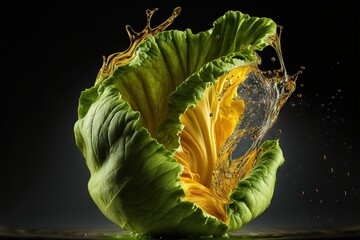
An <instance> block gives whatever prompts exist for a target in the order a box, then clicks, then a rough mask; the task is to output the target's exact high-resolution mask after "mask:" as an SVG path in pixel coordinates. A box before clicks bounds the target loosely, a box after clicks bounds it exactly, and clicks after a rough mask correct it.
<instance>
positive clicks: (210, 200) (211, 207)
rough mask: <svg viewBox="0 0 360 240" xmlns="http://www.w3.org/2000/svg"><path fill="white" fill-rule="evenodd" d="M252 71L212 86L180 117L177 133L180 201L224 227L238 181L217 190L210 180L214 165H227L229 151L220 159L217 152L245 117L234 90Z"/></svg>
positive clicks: (234, 72)
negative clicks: (181, 127) (228, 207)
mask: <svg viewBox="0 0 360 240" xmlns="http://www.w3.org/2000/svg"><path fill="white" fill-rule="evenodd" d="M251 70H252V67H250V66H247V67H238V68H235V69H233V70H232V71H230V72H229V74H227V75H224V76H222V77H220V78H219V79H218V81H217V82H216V84H215V85H213V86H211V87H209V88H208V89H206V91H205V93H204V97H203V98H202V99H201V100H200V101H199V102H198V103H197V104H196V106H195V108H189V109H188V110H187V111H186V112H185V113H184V114H182V115H181V116H180V120H181V122H182V123H183V124H184V129H183V130H182V131H181V133H180V139H181V140H180V141H181V149H180V150H179V151H178V152H177V153H176V154H175V158H176V159H177V161H178V162H179V163H181V164H182V165H183V167H184V171H183V173H182V175H181V180H182V187H183V188H184V190H185V196H184V197H183V200H184V201H190V202H192V203H194V204H196V205H197V206H199V207H200V208H201V209H202V210H203V211H205V212H207V213H208V214H210V215H212V216H214V217H216V218H218V219H220V220H222V221H223V222H225V223H228V222H229V219H228V217H227V215H226V209H225V208H226V206H227V205H228V204H229V203H230V201H229V197H230V194H231V193H232V191H233V190H234V188H235V187H236V185H237V184H238V179H232V180H231V181H230V182H227V183H226V184H223V185H221V188H222V189H220V190H219V189H214V186H211V183H212V176H213V171H214V169H215V165H216V163H217V162H218V161H227V159H228V157H229V153H227V154H226V152H228V151H223V153H222V154H221V155H220V151H221V150H223V147H224V144H225V143H226V142H227V141H228V138H229V137H230V136H231V135H232V133H233V132H234V130H235V128H236V125H237V123H238V122H239V120H240V119H241V117H242V115H243V113H244V109H245V103H244V101H243V100H239V99H236V97H237V88H238V85H239V84H241V83H242V82H243V81H244V79H245V78H246V75H247V74H248V73H249V72H250V71H251ZM230 145H231V144H230ZM224 152H225V153H224ZM255 157H256V154H255V153H254V154H251V156H250V158H251V159H252V160H251V159H250V161H248V163H249V164H246V165H245V167H244V168H243V169H241V171H242V175H243V174H244V171H245V175H247V173H249V172H250V171H251V169H252V162H253V159H255ZM230 171H231V169H230ZM219 192H221V193H222V194H219Z"/></svg>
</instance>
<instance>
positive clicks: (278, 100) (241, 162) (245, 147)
mask: <svg viewBox="0 0 360 240" xmlns="http://www.w3.org/2000/svg"><path fill="white" fill-rule="evenodd" d="M281 32H282V27H278V32H277V34H276V35H275V36H274V37H272V38H271V39H270V46H271V47H272V48H273V49H274V50H275V52H276V54H277V58H278V61H279V65H280V68H279V69H274V70H272V71H262V70H260V68H259V65H261V58H260V56H258V59H257V61H256V63H254V64H253V65H252V66H251V67H252V71H250V72H249V73H248V74H247V76H246V78H245V80H244V81H243V82H242V83H240V84H239V85H238V88H237V97H236V98H234V99H233V101H244V102H245V111H244V114H243V115H242V116H241V118H240V119H239V122H238V124H237V126H236V129H235V131H234V132H233V134H232V135H231V136H230V137H229V139H228V140H227V141H226V143H225V144H224V146H223V147H222V150H221V151H220V153H219V156H218V161H217V163H216V165H215V168H214V171H213V177H212V183H211V189H212V190H213V191H214V192H215V193H216V194H217V195H218V196H219V197H221V198H223V199H229V196H230V194H231V193H232V192H233V191H234V189H235V188H236V187H237V185H238V183H239V181H240V180H241V179H243V178H244V177H245V176H246V175H248V174H249V173H250V171H251V170H252V168H253V167H254V165H255V164H256V155H257V153H258V152H259V151H260V150H259V146H260V144H261V143H262V140H263V138H264V136H265V135H266V133H267V132H268V130H269V129H270V128H271V127H272V126H273V125H274V123H275V122H276V120H277V118H278V115H279V112H280V110H281V108H282V107H283V105H284V104H285V103H286V102H287V100H288V99H289V97H290V96H291V94H292V93H293V92H294V91H295V89H296V80H297V78H298V75H299V74H301V73H302V71H301V70H303V69H304V68H303V67H302V68H301V70H299V71H298V72H297V73H296V74H294V75H289V74H288V73H287V71H286V68H285V64H284V60H283V56H282V52H281V45H280V38H281ZM275 60H276V59H275V58H274V57H273V58H271V61H273V62H274V61H275ZM219 100H221V96H220V99H219Z"/></svg>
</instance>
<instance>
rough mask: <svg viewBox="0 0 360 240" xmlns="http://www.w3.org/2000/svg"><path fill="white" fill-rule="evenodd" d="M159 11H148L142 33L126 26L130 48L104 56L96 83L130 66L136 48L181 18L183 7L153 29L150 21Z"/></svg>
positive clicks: (178, 8)
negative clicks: (119, 68)
mask: <svg viewBox="0 0 360 240" xmlns="http://www.w3.org/2000/svg"><path fill="white" fill-rule="evenodd" d="M157 10H158V8H155V9H153V10H149V9H147V10H146V17H147V23H146V26H145V28H144V29H143V30H142V31H141V32H135V31H134V30H133V29H132V28H131V27H130V25H126V27H125V29H126V32H127V34H128V36H129V39H130V46H129V48H128V49H127V50H125V51H124V52H118V53H113V54H111V55H109V56H108V57H107V58H106V57H105V56H103V65H102V67H101V69H100V71H99V73H98V75H97V77H96V83H98V82H101V81H102V80H104V79H106V78H107V77H108V76H110V75H111V74H112V73H113V72H114V71H115V70H116V69H117V68H118V67H121V66H124V65H126V64H128V63H129V62H130V61H131V59H133V58H134V56H135V49H136V47H137V46H138V45H139V44H140V43H142V42H143V41H144V40H145V39H147V38H149V37H151V36H155V35H156V34H158V33H159V32H162V31H164V30H165V29H166V28H167V27H168V26H170V25H171V23H172V22H173V21H174V20H175V18H176V17H177V16H179V14H180V12H181V7H176V8H175V9H174V10H173V13H172V15H171V16H170V17H169V18H168V19H166V20H165V21H164V22H163V23H161V24H160V25H159V26H157V27H155V28H152V27H151V26H150V21H151V18H152V16H153V14H154V13H155V12H156V11H157Z"/></svg>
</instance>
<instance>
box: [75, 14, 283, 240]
mask: <svg viewBox="0 0 360 240" xmlns="http://www.w3.org/2000/svg"><path fill="white" fill-rule="evenodd" d="M179 10H180V9H176V10H175V11H174V14H173V15H172V16H171V17H170V18H169V19H168V20H167V21H165V22H164V23H163V24H162V25H160V26H159V27H157V28H151V27H150V25H149V24H148V26H147V27H146V28H145V29H144V30H143V31H142V32H140V33H137V32H134V31H133V30H132V29H131V28H130V27H127V30H128V33H129V36H130V38H131V46H130V47H129V49H128V50H126V51H125V52H121V53H116V54H113V55H111V56H109V57H108V58H107V59H104V64H103V66H102V68H101V69H100V72H99V75H98V76H97V78H96V81H95V84H94V85H93V86H91V87H89V88H88V89H85V90H84V91H82V92H81V95H80V99H79V106H78V120H77V121H76V123H75V126H74V133H75V139H76V144H77V146H78V148H79V149H80V150H81V152H82V154H83V156H84V158H85V160H86V165H87V167H88V169H89V171H90V173H91V177H90V180H89V183H88V189H89V193H90V196H91V197H92V199H93V200H94V202H95V203H96V205H97V206H98V207H99V209H100V210H101V212H102V213H103V214H104V215H105V216H106V217H107V218H109V219H110V220H111V221H112V222H114V223H116V224H118V225H119V226H120V227H121V228H123V229H126V230H128V231H131V232H134V233H137V234H140V235H145V236H223V235H226V234H227V233H228V232H229V231H232V230H235V229H238V228H240V227H242V226H243V225H244V224H246V223H248V222H249V221H251V220H252V219H254V218H256V217H257V216H259V215H260V214H261V213H262V212H263V211H264V210H265V209H266V208H267V207H268V206H269V204H270V201H271V198H272V195H273V192H274V185H275V178H276V171H277V169H278V167H279V166H280V165H281V164H282V163H283V162H284V158H283V155H282V151H281V149H280V147H279V142H278V140H267V141H265V142H263V143H262V144H261V145H259V146H258V147H256V148H255V149H253V150H252V151H251V152H249V153H248V154H247V156H246V161H243V164H242V165H241V168H239V167H237V168H236V169H235V168H232V167H231V166H228V164H227V163H228V162H229V159H231V157H232V155H231V149H232V148H231V147H232V146H234V144H233V142H235V141H236V139H235V138H234V136H238V135H237V134H238V133H236V127H237V125H238V123H239V122H241V120H242V116H243V114H244V111H245V110H246V102H245V101H244V100H242V99H240V98H239V97H238V91H237V87H238V86H239V85H241V83H242V82H243V81H244V79H246V77H247V76H248V74H251V72H253V71H254V68H255V66H257V54H256V52H258V51H261V50H262V49H263V48H265V47H266V46H268V45H269V44H270V43H271V41H272V39H273V37H274V36H275V35H276V30H277V25H276V24H275V23H274V22H273V21H272V20H271V19H269V18H259V17H250V16H249V15H247V14H243V13H241V12H239V11H228V12H226V13H225V15H223V16H222V17H220V18H218V19H217V20H216V21H214V23H213V28H211V29H209V30H207V31H203V32H200V33H197V34H193V33H192V32H191V30H189V29H187V30H185V31H178V30H166V31H163V30H164V29H165V28H166V27H167V26H169V25H170V23H171V22H172V21H173V20H174V18H175V17H176V16H177V15H178V13H179ZM153 12H154V11H147V14H148V18H149V19H150V18H151V15H152V14H153ZM239 159H240V160H244V159H243V158H241V157H240V158H239ZM240 160H238V161H240ZM221 166H223V167H221ZM226 173H230V175H226ZM225 175H226V176H227V177H226V176H225ZM229 176H230V177H229Z"/></svg>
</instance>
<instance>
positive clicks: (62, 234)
mask: <svg viewBox="0 0 360 240" xmlns="http://www.w3.org/2000/svg"><path fill="white" fill-rule="evenodd" d="M0 230H1V231H0V239H99V240H101V239H140V240H141V239H164V238H146V237H141V236H136V235H133V234H131V233H129V232H127V231H123V230H118V229H21V228H11V227H1V229H0ZM172 239H174V238H172ZM178 239H185V238H178ZM190 239H197V238H190ZM199 239H229V240H232V239H239V240H240V239H360V225H355V226H347V227H341V228H331V229H245V228H244V229H241V230H239V231H235V232H232V233H230V234H229V237H222V238H199Z"/></svg>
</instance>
